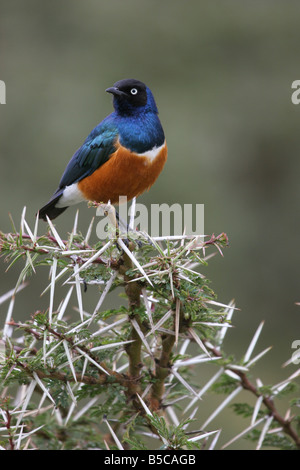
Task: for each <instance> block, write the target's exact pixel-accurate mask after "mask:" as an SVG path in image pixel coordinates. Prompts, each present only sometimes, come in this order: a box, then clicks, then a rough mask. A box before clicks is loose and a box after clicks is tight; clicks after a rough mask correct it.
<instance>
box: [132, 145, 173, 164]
mask: <svg viewBox="0 0 300 470" xmlns="http://www.w3.org/2000/svg"><path fill="white" fill-rule="evenodd" d="M165 145H166V143H165V142H164V143H163V144H162V145H161V146H160V147H153V148H152V149H151V150H147V151H146V152H144V153H137V154H136V155H137V156H138V157H147V158H148V160H150V161H151V162H153V161H154V160H155V159H156V157H157V155H159V153H160V152H161V150H162V149H163V148H164V146H165Z"/></svg>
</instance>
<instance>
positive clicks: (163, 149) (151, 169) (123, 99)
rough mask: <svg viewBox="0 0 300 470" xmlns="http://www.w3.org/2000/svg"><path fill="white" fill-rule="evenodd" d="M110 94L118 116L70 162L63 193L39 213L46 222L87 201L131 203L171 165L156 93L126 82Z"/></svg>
mask: <svg viewBox="0 0 300 470" xmlns="http://www.w3.org/2000/svg"><path fill="white" fill-rule="evenodd" d="M105 91H106V92H107V93H111V94H112V95H113V107H114V111H113V112H112V113H111V114H109V115H108V116H107V117H105V118H104V119H103V121H101V122H100V123H99V124H98V125H97V126H96V127H95V128H94V129H93V130H92V131H91V133H90V134H89V135H88V137H87V138H86V139H85V141H84V142H83V144H82V146H81V147H80V148H79V149H78V150H77V151H76V152H75V153H74V155H73V156H72V158H71V159H70V161H69V163H68V164H67V166H66V168H65V171H64V172H63V175H62V177H61V180H60V183H59V185H58V188H57V190H56V191H55V192H54V194H53V195H52V197H51V198H50V200H49V202H48V203H47V204H45V205H44V206H43V207H42V208H41V209H40V210H39V218H41V219H43V220H45V221H47V217H48V218H49V219H50V220H52V219H55V218H56V217H57V216H59V215H60V214H61V213H63V212H64V211H65V210H66V209H67V208H68V207H69V206H72V205H75V204H77V203H80V202H83V201H93V202H97V203H104V204H107V203H111V204H112V205H116V204H118V203H119V198H120V197H126V198H127V200H128V201H129V200H131V199H133V198H134V197H137V196H139V195H140V194H142V193H143V192H145V191H146V190H149V188H150V187H151V186H152V185H153V184H154V182H155V181H156V179H157V177H158V176H159V174H160V173H161V171H162V169H163V167H164V165H165V163H166V160H167V155H168V149H167V143H166V138H165V134H164V130H163V127H162V124H161V122H160V119H159V117H158V108H157V105H156V103H155V100H154V97H153V94H152V92H151V90H150V88H149V87H148V86H146V85H145V84H144V83H143V82H141V81H139V80H136V79H123V80H119V81H117V82H116V83H115V84H114V85H113V86H112V87H110V88H107V89H106V90H105Z"/></svg>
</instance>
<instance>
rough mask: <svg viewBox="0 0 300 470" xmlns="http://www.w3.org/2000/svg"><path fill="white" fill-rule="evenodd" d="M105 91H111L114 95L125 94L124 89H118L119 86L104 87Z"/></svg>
mask: <svg viewBox="0 0 300 470" xmlns="http://www.w3.org/2000/svg"><path fill="white" fill-rule="evenodd" d="M105 91H107V93H112V94H113V95H114V96H115V95H117V96H126V93H124V91H121V90H119V88H117V87H115V86H112V87H110V88H106V90H105Z"/></svg>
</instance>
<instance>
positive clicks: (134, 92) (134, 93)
mask: <svg viewBox="0 0 300 470" xmlns="http://www.w3.org/2000/svg"><path fill="white" fill-rule="evenodd" d="M137 92H138V91H137V89H136V88H131V90H130V93H131V94H132V95H136V94H137Z"/></svg>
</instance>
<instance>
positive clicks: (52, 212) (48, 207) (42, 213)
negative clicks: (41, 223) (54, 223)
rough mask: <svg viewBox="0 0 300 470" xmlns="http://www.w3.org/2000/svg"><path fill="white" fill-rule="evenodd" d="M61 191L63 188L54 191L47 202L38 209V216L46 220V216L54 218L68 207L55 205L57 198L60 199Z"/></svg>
mask: <svg viewBox="0 0 300 470" xmlns="http://www.w3.org/2000/svg"><path fill="white" fill-rule="evenodd" d="M62 193H63V190H62V189H60V190H58V191H56V192H55V193H54V194H53V196H52V198H51V199H50V201H49V202H47V204H45V205H44V206H43V207H42V208H41V209H40V210H39V218H40V219H43V220H45V221H47V218H46V216H48V217H49V219H51V220H52V219H55V218H56V217H58V216H59V215H60V214H61V213H62V212H64V211H65V210H66V209H68V207H55V206H56V204H57V202H58V200H59V199H60V197H61V195H62Z"/></svg>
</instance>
